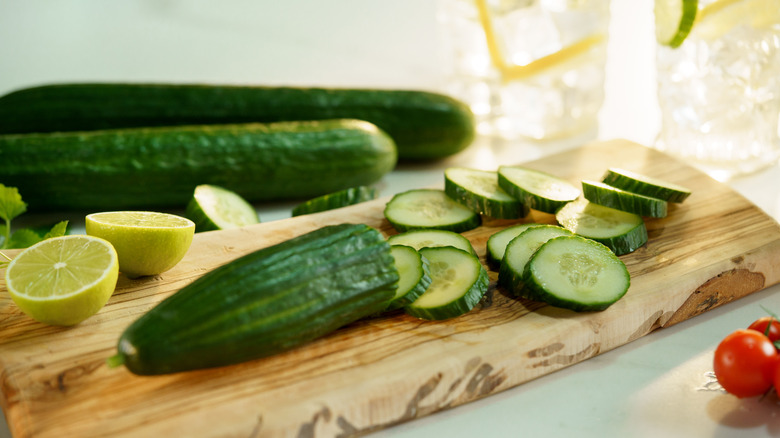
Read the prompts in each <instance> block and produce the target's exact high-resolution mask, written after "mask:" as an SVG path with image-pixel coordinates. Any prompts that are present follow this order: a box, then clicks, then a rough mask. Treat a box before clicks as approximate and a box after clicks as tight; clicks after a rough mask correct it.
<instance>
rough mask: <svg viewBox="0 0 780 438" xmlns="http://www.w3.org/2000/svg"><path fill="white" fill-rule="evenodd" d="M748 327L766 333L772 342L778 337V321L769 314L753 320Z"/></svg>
mask: <svg viewBox="0 0 780 438" xmlns="http://www.w3.org/2000/svg"><path fill="white" fill-rule="evenodd" d="M767 326H769V332H768V333H767V331H766V328H767ZM748 329H750V330H755V331H757V332H761V333H763V334H765V335H767V337H769V340H770V341H772V342H775V341H777V340H778V339H780V321H778V320H777V319H775V318H774V317H771V316H765V317H763V318H759V319H757V320H755V321H753V324H750V326H749V327H748Z"/></svg>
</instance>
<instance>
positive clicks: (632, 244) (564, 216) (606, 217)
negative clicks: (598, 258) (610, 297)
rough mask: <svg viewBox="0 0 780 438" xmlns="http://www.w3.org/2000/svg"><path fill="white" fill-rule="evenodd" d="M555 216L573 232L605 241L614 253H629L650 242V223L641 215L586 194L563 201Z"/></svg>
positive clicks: (600, 241) (601, 241)
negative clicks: (592, 200) (599, 201)
mask: <svg viewBox="0 0 780 438" xmlns="http://www.w3.org/2000/svg"><path fill="white" fill-rule="evenodd" d="M555 219H556V220H557V221H558V223H559V224H560V225H561V226H562V227H564V228H566V229H567V230H569V231H571V232H572V233H575V234H578V235H580V236H583V237H587V238H589V239H593V240H595V241H597V242H599V243H602V244H604V245H606V246H607V247H608V248H609V249H611V250H612V251H613V252H614V253H615V255H623V254H628V253H630V252H633V251H635V250H636V249H637V248H639V247H641V246H642V245H644V244H645V243H647V227H646V226H645V221H644V220H642V217H641V216H639V215H637V214H633V213H627V212H625V211H620V210H615V209H614V208H609V207H605V206H603V205H598V204H594V203H592V202H589V201H588V200H587V199H585V198H580V199H578V200H576V201H574V202H570V203H568V204H566V205H564V206H563V208H561V209H560V210H558V213H556V214H555Z"/></svg>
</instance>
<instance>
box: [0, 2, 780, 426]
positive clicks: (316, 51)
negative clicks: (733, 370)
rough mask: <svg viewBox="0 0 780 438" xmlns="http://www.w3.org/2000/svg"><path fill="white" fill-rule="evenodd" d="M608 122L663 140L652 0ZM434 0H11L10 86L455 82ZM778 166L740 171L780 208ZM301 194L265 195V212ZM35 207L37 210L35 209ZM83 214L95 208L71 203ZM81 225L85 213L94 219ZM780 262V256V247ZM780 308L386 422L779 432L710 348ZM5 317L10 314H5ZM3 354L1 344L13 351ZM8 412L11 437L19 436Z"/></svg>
mask: <svg viewBox="0 0 780 438" xmlns="http://www.w3.org/2000/svg"><path fill="white" fill-rule="evenodd" d="M612 9H613V11H612V12H613V20H612V25H611V29H610V35H611V36H610V43H609V61H608V66H607V84H606V96H607V97H606V102H605V104H604V107H603V109H602V111H601V113H600V115H599V117H600V126H599V132H600V133H599V138H600V139H612V138H626V139H629V140H632V141H636V142H638V143H642V144H651V143H652V142H653V140H654V138H655V135H656V132H657V130H658V128H659V117H658V114H657V102H656V98H655V73H654V59H653V58H654V54H653V49H654V44H655V42H654V39H653V18H652V0H613V7H612ZM435 10H436V5H435V2H434V1H433V0H396V1H383V0H330V1H327V2H325V1H315V0H308V1H307V0H286V1H276V2H271V1H252V0H225V1H221V2H210V1H205V0H190V1H185V0H138V1H124V0H114V1H110V2H107V1H104V0H70V1H67V2H65V1H60V0H36V1H31V0H3V1H1V2H0V94H5V93H7V92H10V91H12V90H15V89H18V88H23V87H28V86H33V85H38V84H43V83H50V82H66V81H155V82H208V83H235V84H265V85H274V84H280V85H282V84H283V85H322V86H345V87H361V86H365V87H396V88H419V89H428V90H433V91H441V90H443V74H444V69H443V66H442V64H441V53H440V50H441V45H440V41H439V39H438V34H437V32H436V22H435ZM545 153H549V150H545V149H543V148H539V147H535V146H533V145H528V144H522V143H511V144H505V143H501V142H494V141H490V140H489V139H486V138H479V139H478V140H477V141H476V142H475V144H474V145H473V146H472V147H471V148H469V149H468V150H466V151H464V152H463V153H461V154H458V155H456V156H455V157H452V158H451V159H448V160H445V161H444V162H441V163H436V164H429V165H402V166H400V167H399V168H398V169H397V170H396V171H394V172H393V173H391V174H389V175H387V176H386V177H385V178H384V179H383V181H382V182H381V183H380V188H381V192H382V195H390V194H393V193H397V192H400V191H403V190H407V189H410V188H415V187H422V186H426V185H431V184H438V183H440V182H441V175H442V174H441V170H442V169H443V168H444V167H446V166H448V165H452V164H453V163H461V164H465V165H476V166H479V167H484V168H489V167H491V165H493V166H495V165H497V164H498V163H499V162H506V161H505V160H509V161H510V162H513V163H516V162H520V161H524V160H527V159H533V158H537V157H539V156H541V155H543V154H545ZM778 183H780V166H778V165H775V166H774V167H772V168H770V169H768V170H767V171H764V172H762V173H760V174H757V175H753V176H750V177H745V178H742V179H739V180H736V181H732V182H730V183H729V184H730V185H731V186H732V187H733V188H735V189H736V190H737V191H738V192H740V193H742V194H743V195H744V196H746V197H747V198H748V199H750V200H751V201H753V202H754V203H755V204H756V205H758V206H759V207H760V208H762V209H763V210H765V211H766V212H767V213H768V214H769V215H771V216H772V217H774V218H775V219H780V192H779V191H778V187H780V184H778ZM290 207H291V205H288V204H275V205H263V206H259V209H258V210H259V212H260V215H261V218H262V220H263V221H271V220H277V219H282V218H285V217H289V215H290ZM34 219H35V217H34V216H32V217H30V218H28V219H27V220H34ZM70 219H71V220H73V221H74V223H75V224H76V225H77V227H78V226H79V220H81V221H82V223H83V218H81V219H80V218H70ZM82 226H83V225H82ZM778 263H780V260H778ZM761 305H763V306H765V307H767V308H769V309H774V310H775V311H780V286H778V285H775V286H772V287H769V288H767V289H765V290H763V291H761V292H758V293H755V294H752V295H750V296H748V297H745V298H743V299H740V300H738V301H737V302H734V303H730V304H727V305H724V306H722V307H720V308H717V309H714V310H711V311H709V312H707V313H705V314H703V315H700V316H697V317H696V318H693V319H692V320H689V321H686V322H683V323H680V324H678V325H676V326H673V327H670V328H665V329H661V330H658V331H656V332H654V333H651V334H649V335H647V336H645V337H643V338H640V339H638V340H636V341H634V342H632V343H630V344H628V345H625V346H623V347H620V348H617V349H615V350H613V351H610V352H607V353H604V354H601V355H599V356H597V357H595V358H592V359H589V360H587V361H585V362H583V363H580V364H577V365H574V366H571V367H569V368H567V369H564V370H561V371H558V372H556V373H553V374H551V375H548V376H545V377H542V378H539V379H536V380H534V381H532V382H529V383H526V384H523V385H520V386H518V387H516V388H513V389H510V390H507V391H504V392H502V393H500V394H497V395H494V396H491V397H489V398H487V399H483V400H480V401H477V402H473V403H470V404H467V405H464V406H461V407H457V408H454V409H450V410H447V411H444V412H441V413H438V414H434V415H431V416H429V417H426V418H422V419H419V420H415V421H413V422H409V423H406V424H402V425H400V426H396V427H393V428H391V429H387V430H384V431H380V432H378V433H376V434H375V435H374V436H377V437H380V436H381V437H429V436H449V437H472V436H480V437H482V436H501V437H504V436H518V435H520V434H521V433H522V434H524V435H525V436H542V435H545V436H563V435H564V434H571V435H572V436H576V437H599V438H601V437H604V436H628V437H644V436H648V437H655V436H664V437H731V436H740V437H742V436H745V434H746V433H749V436H756V437H762V436H767V437H768V436H778V435H780V403H778V401H777V398H775V397H770V398H768V399H764V400H762V401H758V400H755V399H754V400H747V401H740V400H738V399H736V398H734V397H732V396H729V395H727V394H724V393H723V392H721V391H720V390H718V389H717V385H713V384H712V378H711V376H710V375H709V374H708V373H709V372H710V371H711V368H712V352H713V350H714V348H715V346H716V345H717V343H718V342H719V341H720V340H721V339H722V338H723V337H724V336H725V335H726V334H728V333H730V332H731V331H733V330H734V329H736V328H740V327H744V326H746V325H747V324H749V323H750V322H751V321H752V320H754V319H756V318H757V317H759V316H763V314H764V313H763V310H762V309H761V307H760V306H761ZM0 323H2V322H1V321H0ZM0 354H2V352H0ZM2 420H3V418H2V416H0V438H8V437H9V436H10V434H9V432H8V430H7V428H6V426H5V424H4V423H2Z"/></svg>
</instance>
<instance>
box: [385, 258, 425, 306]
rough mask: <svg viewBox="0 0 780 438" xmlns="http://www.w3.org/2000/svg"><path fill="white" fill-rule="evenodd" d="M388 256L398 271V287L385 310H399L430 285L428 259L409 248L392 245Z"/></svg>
mask: <svg viewBox="0 0 780 438" xmlns="http://www.w3.org/2000/svg"><path fill="white" fill-rule="evenodd" d="M390 254H392V256H393V259H395V267H396V269H398V276H399V279H398V287H397V288H396V290H395V296H394V297H393V299H392V300H390V304H388V306H387V309H386V310H388V311H389V310H395V309H400V308H402V307H404V306H406V305H408V304H411V303H413V302H414V301H415V300H416V299H417V298H419V297H420V296H421V295H422V294H423V293H424V292H425V291H426V290H427V289H428V286H430V285H431V281H432V280H431V274H430V268H429V265H428V259H426V258H425V257H423V256H422V254H420V253H419V252H418V251H417V250H416V249H414V248H412V247H410V246H404V245H393V246H391V247H390Z"/></svg>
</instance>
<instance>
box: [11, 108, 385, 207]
mask: <svg viewBox="0 0 780 438" xmlns="http://www.w3.org/2000/svg"><path fill="white" fill-rule="evenodd" d="M396 162H397V151H396V148H395V145H394V144H393V141H392V140H391V139H390V137H388V136H387V135H386V134H385V133H383V132H382V131H381V130H379V129H378V128H376V126H374V125H372V124H370V123H368V122H364V121H359V120H326V121H313V122H279V123H271V124H242V125H213V126H180V127H161V128H133V129H123V130H106V131H90V132H72V133H53V134H26V135H5V136H0V181H2V182H3V183H4V184H6V185H8V186H12V187H17V188H18V189H19V192H20V193H21V194H22V196H23V197H24V200H25V202H27V203H28V205H29V206H30V210H39V211H40V210H117V209H152V208H157V207H177V208H183V207H184V206H186V205H187V203H188V202H189V200H190V198H191V197H192V193H193V190H194V189H195V187H196V186H198V185H200V184H212V185H217V186H221V187H224V188H225V189H228V190H232V191H234V192H236V193H237V194H238V195H239V196H241V197H243V198H244V199H245V200H247V201H248V202H250V203H251V202H258V201H271V200H286V199H299V198H306V197H314V196H319V195H322V194H326V193H330V192H334V191H338V190H341V189H344V188H348V187H353V186H357V185H368V184H371V183H374V182H376V181H377V180H379V179H380V178H381V177H382V176H384V175H385V174H386V173H388V172H390V171H391V170H392V169H393V168H394V167H395V164H396Z"/></svg>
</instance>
